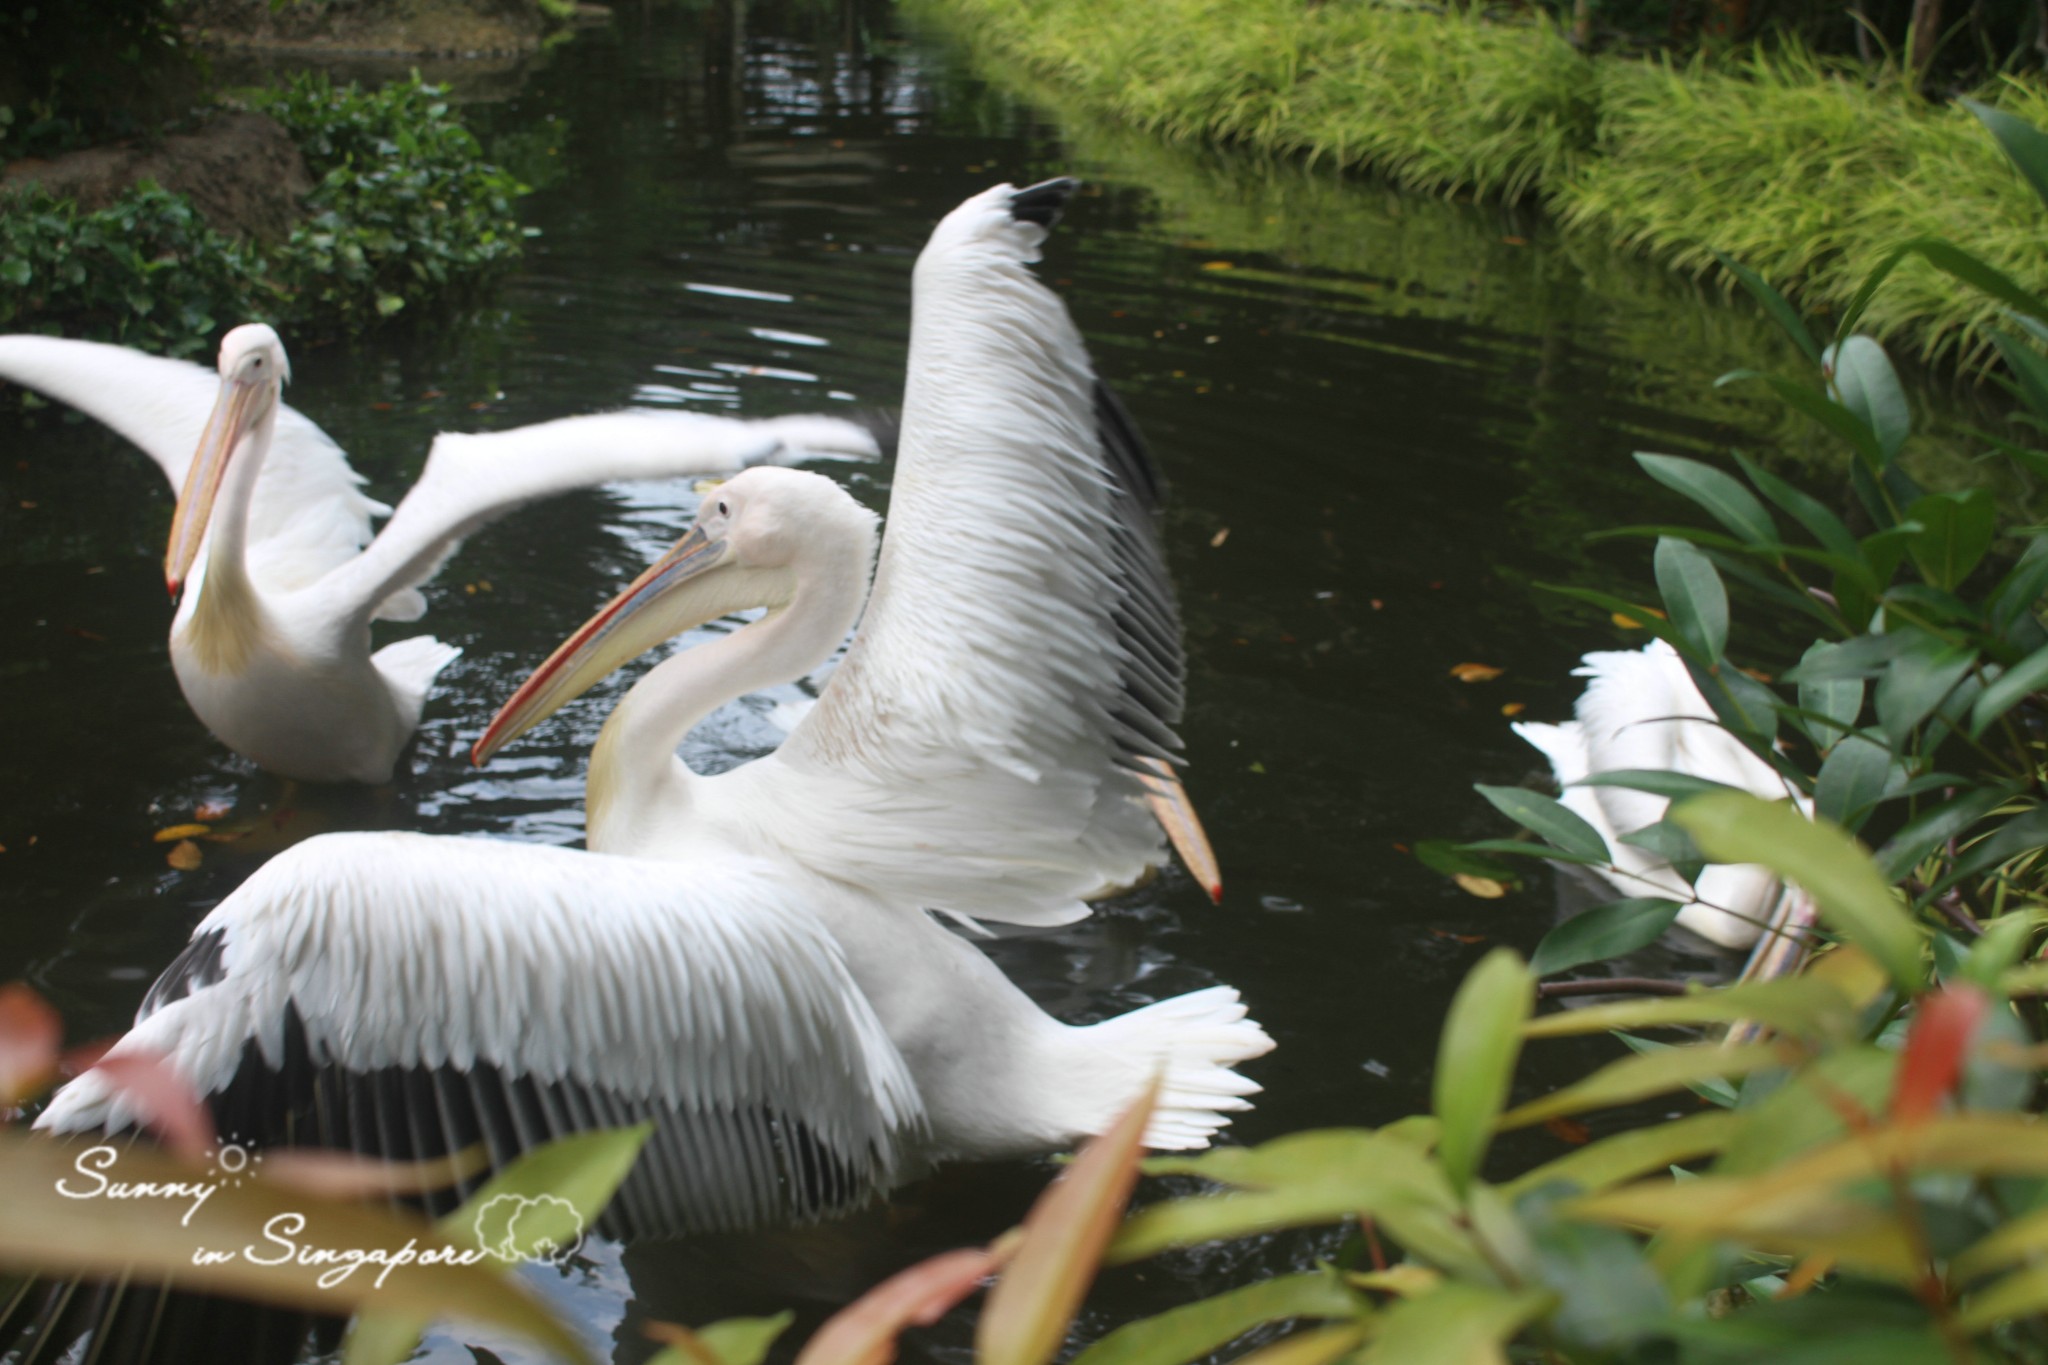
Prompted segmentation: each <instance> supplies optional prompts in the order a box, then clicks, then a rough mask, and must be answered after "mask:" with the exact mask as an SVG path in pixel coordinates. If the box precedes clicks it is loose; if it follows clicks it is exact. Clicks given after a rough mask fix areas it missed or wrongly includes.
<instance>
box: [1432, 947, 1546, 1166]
mask: <svg viewBox="0 0 2048 1365" xmlns="http://www.w3.org/2000/svg"><path fill="white" fill-rule="evenodd" d="M1535 1007H1536V978H1535V977H1534V976H1533V975H1531V974H1530V971H1529V969H1528V967H1527V966H1525V965H1524V964H1523V962H1522V959H1521V958H1519V957H1517V956H1516V955H1515V953H1514V951H1513V950H1512V949H1508V948H1495V949H1494V950H1493V951H1492V952H1490V953H1488V954H1487V955H1486V956H1485V957H1483V958H1481V959H1480V960H1479V965H1478V966H1476V967H1474V968H1473V969H1472V970H1471V972H1470V973H1468V974H1467V975H1466V977H1465V980H1464V982H1463V984H1461V985H1460V986H1459V987H1458V993H1457V994H1456V995H1455V996H1454V997H1452V999H1451V1010H1450V1014H1449V1015H1448V1016H1447V1017H1446V1018H1445V1020H1444V1032H1443V1041H1442V1042H1441V1043H1440V1044H1439V1045H1438V1047H1437V1054H1436V1075H1435V1076H1434V1078H1433V1080H1432V1086H1431V1091H1432V1094H1433V1095H1434V1098H1435V1100H1436V1104H1435V1109H1436V1116H1437V1118H1438V1119H1439V1120H1441V1121H1442V1123H1443V1134H1442V1136H1441V1137H1440V1138H1439V1139H1438V1143H1437V1154H1438V1158H1439V1160H1441V1161H1442V1162H1443V1168H1444V1173H1445V1174H1446V1175H1448V1176H1449V1177H1450V1180H1451V1187H1452V1188H1453V1189H1455V1190H1457V1191H1458V1192H1459V1193H1460V1194H1463V1193H1464V1192H1465V1189H1466V1187H1467V1186H1468V1185H1469V1184H1470V1183H1471V1181H1472V1176H1473V1173H1474V1172H1476V1171H1477V1170H1478V1169H1479V1163H1480V1161H1481V1159H1482V1158H1484V1157H1485V1155H1486V1148H1487V1144H1488V1143H1489V1142H1490V1141H1491V1140H1492V1137H1493V1125H1494V1121H1495V1120H1496V1119H1498V1118H1499V1117H1500V1111H1501V1108H1502V1107H1503V1106H1504V1105H1505V1104H1506V1103H1507V1098H1508V1087H1509V1086H1510V1085H1511V1084H1512V1083H1513V1081H1514V1077H1515V1059H1516V1058H1517V1057H1518V1056H1519V1055H1520V1054H1521V1050H1522V1034H1521V1028H1522V1024H1523V1023H1524V1021H1526V1020H1527V1019H1528V1017H1529V1015H1530V1013H1531V1012H1532V1011H1533V1010H1534V1009H1535Z"/></svg>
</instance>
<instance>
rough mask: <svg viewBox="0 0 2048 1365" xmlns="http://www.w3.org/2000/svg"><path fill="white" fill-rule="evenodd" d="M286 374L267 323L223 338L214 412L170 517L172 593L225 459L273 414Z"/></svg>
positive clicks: (181, 580) (198, 537) (190, 557)
mask: <svg viewBox="0 0 2048 1365" xmlns="http://www.w3.org/2000/svg"><path fill="white" fill-rule="evenodd" d="M289 378H291V364H290V362H289V361H287V360H286V359H285V354H284V343H283V342H282V341H279V340H278V339H277V333H276V332H275V331H273V330H271V329H270V328H269V327H268V326H266V325H265V324H263V323H260V322H251V323H247V324H244V325H243V326H240V327H237V328H235V329H234V330H233V331H232V332H229V333H228V334H227V335H226V336H224V337H222V338H221V343H220V396H219V397H218V398H217V399H215V400H214V404H213V413H212V415H211V416H209V417H208V418H207V419H206V429H205V430H204V431H202V432H201V433H200V436H199V449H198V450H197V451H196V452H195V453H194V454H193V456H192V463H191V465H190V466H189V467H188V468H187V469H186V471H185V486H184V489H183V490H182V491H181V492H180V493H179V494H178V511H177V515H176V516H174V517H172V518H171V544H170V548H169V549H168V550H167V551H166V552H165V553H164V585H165V586H166V587H168V588H169V589H170V591H171V596H173V597H176V596H177V595H178V590H179V589H180V588H182V587H184V585H185V578H186V575H187V574H189V573H190V572H191V571H192V563H193V561H194V560H196V559H197V558H198V557H199V546H200V544H201V543H202V542H203V541H204V540H205V538H206V527H207V523H208V522H209V521H211V520H212V517H213V505H214V501H215V499H216V498H218V497H219V495H220V487H221V480H222V479H223V478H224V477H225V476H226V474H227V471H228V462H229V461H230V460H231V459H232V458H233V457H234V455H235V453H236V451H237V450H238V449H240V447H241V444H242V440H243V438H244V437H245V436H247V435H248V434H249V433H250V432H251V431H252V430H254V429H255V428H256V426H257V424H258V423H260V422H262V421H264V420H265V419H266V418H269V417H272V416H274V415H275V414H276V412H277V404H278V395H279V393H280V392H281V391H282V390H283V388H284V383H285V381H286V380H287V379H289Z"/></svg>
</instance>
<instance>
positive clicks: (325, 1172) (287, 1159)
mask: <svg viewBox="0 0 2048 1365" xmlns="http://www.w3.org/2000/svg"><path fill="white" fill-rule="evenodd" d="M490 1164H491V1158H490V1154H489V1153H488V1152H486V1151H485V1150H484V1148H483V1145H482V1144H481V1143H479V1144H476V1145H474V1146H471V1147H466V1148H464V1149H463V1150H462V1151H460V1152H457V1153H455V1154H454V1155H453V1156H444V1157H435V1158H434V1159H432V1160H430V1161H380V1160H379V1159H377V1158H376V1157H370V1156H361V1155H359V1154H357V1153H355V1152H326V1151H319V1150H316V1149H312V1148H306V1147H287V1148H284V1149H282V1150H279V1151H273V1152H267V1153H265V1154H264V1158H263V1178H264V1179H265V1180H268V1181H270V1182H271V1183H273V1184H276V1185H282V1186H284V1187H285V1188H287V1189H292V1190H299V1191H302V1192H304V1193H306V1194H310V1195H315V1196H318V1197H319V1198H321V1199H369V1198H372V1197H374V1196H384V1197H389V1196H393V1195H412V1194H425V1193H426V1192H428V1191H429V1190H440V1189H446V1188H447V1187H448V1186H450V1185H453V1184H454V1183H456V1182H457V1181H458V1180H466V1179H468V1178H469V1177H470V1176H473V1175H476V1174H478V1173H480V1172H482V1171H485V1170H488V1169H489V1168H490Z"/></svg>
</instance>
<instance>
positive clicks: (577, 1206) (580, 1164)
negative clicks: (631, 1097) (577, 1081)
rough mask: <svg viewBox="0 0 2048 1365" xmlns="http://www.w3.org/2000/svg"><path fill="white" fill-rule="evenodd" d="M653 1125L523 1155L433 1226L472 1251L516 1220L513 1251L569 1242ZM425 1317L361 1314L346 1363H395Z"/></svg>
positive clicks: (414, 1341)
mask: <svg viewBox="0 0 2048 1365" xmlns="http://www.w3.org/2000/svg"><path fill="white" fill-rule="evenodd" d="M653 1132H654V1125H653V1124H652V1123H641V1124H636V1125H635V1126H633V1127H631V1128H614V1129H607V1130H604V1131H601V1132H594V1133H578V1134H576V1135H575V1136H573V1137H566V1138H561V1139H558V1140H557V1141H554V1142H550V1143H546V1144H544V1145H543V1146H539V1147H535V1148H532V1149H531V1150H529V1151H527V1152H524V1153H522V1154H521V1155H520V1156H519V1157H518V1158H517V1159H516V1160H514V1161H513V1162H512V1163H511V1164H510V1165H509V1166H506V1167H505V1168H504V1169H503V1170H501V1171H499V1172H498V1173H497V1174H496V1175H494V1176H492V1177H491V1178H490V1179H489V1180H487V1181H485V1182H484V1185H483V1187H482V1188H481V1189H479V1190H478V1191H477V1192H476V1193H475V1194H473V1195H471V1196H470V1197H469V1198H468V1199H466V1200H464V1201H463V1203H462V1205H461V1207H460V1208H457V1209H456V1210H455V1211H454V1212H453V1213H451V1214H449V1215H447V1216H446V1217H445V1218H442V1219H441V1220H440V1221H439V1222H438V1223H437V1224H436V1225H435V1226H436V1228H437V1229H438V1230H439V1231H440V1233H441V1235H442V1236H444V1237H446V1238H447V1239H448V1240H449V1241H450V1242H453V1243H454V1244H456V1245H458V1246H462V1247H468V1248H471V1249H474V1250H478V1251H487V1250H489V1249H490V1248H491V1247H494V1246H498V1245H501V1244H502V1243H503V1242H504V1241H505V1240H506V1239H507V1238H508V1237H510V1235H511V1228H510V1226H509V1223H510V1218H511V1216H512V1215H513V1214H515V1213H516V1214H517V1215H518V1218H519V1229H518V1232H519V1236H518V1249H520V1250H534V1251H538V1250H540V1249H541V1243H542V1242H547V1243H551V1244H552V1245H553V1246H556V1247H568V1246H572V1245H574V1244H575V1243H576V1242H577V1241H578V1240H580V1239H581V1238H582V1236H583V1233H584V1230H585V1229H586V1228H588V1227H589V1226H590V1225H591V1224H592V1223H595V1222H596V1221H597V1217H598V1215H599V1214H601V1213H603V1212H604V1206H605V1205H606V1204H609V1203H610V1202H611V1198H612V1195H613V1194H614V1193H615V1192H617V1190H618V1188H619V1184H620V1182H621V1181H623V1180H624V1179H625V1178H626V1173H627V1172H628V1171H631V1170H632V1169H633V1162H634V1161H635V1160H637V1159H638V1157H639V1155H640V1149H641V1147H643V1146H645V1145H646V1142H647V1139H648V1137H649V1136H650V1135H651V1134H652V1133H653ZM430 1321H432V1319H431V1318H430V1317H427V1316H422V1315H401V1314H387V1313H364V1314H362V1315H360V1316H358V1317H357V1318H356V1320H355V1321H354V1322H353V1323H351V1324H350V1325H349V1333H348V1340H347V1342H346V1352H345V1356H344V1359H345V1362H346V1365H397V1362H399V1361H401V1360H404V1359H405V1358H406V1357H408V1356H410V1355H411V1354H412V1352H413V1349H414V1348H415V1347H416V1346H417V1345H418V1344H419V1339H420V1333H421V1332H423V1331H425V1330H426V1326H427V1324H428V1323H429V1322H430Z"/></svg>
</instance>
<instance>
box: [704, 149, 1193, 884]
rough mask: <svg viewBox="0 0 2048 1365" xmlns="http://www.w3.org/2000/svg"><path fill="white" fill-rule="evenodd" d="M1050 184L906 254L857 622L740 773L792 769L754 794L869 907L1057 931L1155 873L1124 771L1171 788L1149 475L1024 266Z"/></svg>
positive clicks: (1180, 668)
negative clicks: (875, 519) (1156, 777)
mask: <svg viewBox="0 0 2048 1365" xmlns="http://www.w3.org/2000/svg"><path fill="white" fill-rule="evenodd" d="M1073 188H1074V183H1073V182H1072V181H1056V182H1052V183H1051V184H1049V185H1046V186H1040V187H1037V188H1035V189H1031V190H1024V191H1015V190H1012V189H1011V188H1010V187H1009V186H999V187H997V188H996V189H993V190H990V191H988V192H987V193H984V194H981V195H978V196H976V197H975V198H973V199H970V200H968V201H967V202H966V203H965V204H963V205H961V206H960V208H958V209H956V210H955V211H954V212H953V213H951V214H950V215H948V216H947V218H946V219H945V220H944V221H943V222H942V223H941V224H940V225H939V227H938V229H937V230H936V231H935V232H934V233H933V235H932V239H931V242H930V244H929V245H927V246H926V248H925V250H924V253H923V254H922V255H921V256H920V257H919V260H918V265H917V271H916V277H915V284H914V301H913V308H912V315H911V342H910V372H909V382H908V386H907V388H906V391H905V396H904V406H903V425H902V435H901V444H900V447H899V454H898V463H897V470H896V477H895V481H894V487H893V490H892V492H891V494H890V501H889V519H888V534H887V537H886V538H885V540H884V543H883V547H882V553H881V559H880V562H879V564H878V566H877V570H876V575H875V587H874V593H873V596H872V597H871V599H870V602H869V605H868V609H867V615H866V618H865V621H864V622H863V624H862V626H861V630H860V634H859V636H858V637H857V638H856V639H855V641H854V643H853V646H852V648H851V650H850V651H849V653H848V654H847V656H846V659H845V661H844V662H843V663H841V665H840V666H839V668H838V669H837V671H836V672H835V673H834V674H833V676H832V679H831V681H830V683H829V684H828V685H827V686H826V688H825V690H824V693H823V695H822V696H821V697H820V699H819V702H818V704H817V706H816V707H815V708H814V709H813V710H812V711H811V713H810V714H809V715H808V716H807V717H806V718H805V719H804V721H803V722H802V723H801V724H800V725H798V726H797V728H796V730H795V731H794V732H793V733H792V734H791V736H790V738H789V740H788V741H787V742H786V743H785V744H784V745H783V746H782V748H781V749H780V750H778V751H777V753H776V754H775V755H774V756H773V760H772V763H770V762H763V763H757V764H755V765H752V766H753V767H754V768H760V769H763V770H764V772H765V770H767V769H768V768H770V767H771V766H773V765H783V766H787V767H792V768H795V769H797V770H798V775H797V780H795V781H786V782H785V783H784V785H783V786H781V787H780V788H779V790H781V791H784V792H787V791H789V790H798V791H801V792H803V794H804V798H805V799H804V802H803V804H802V806H801V807H800V808H798V809H795V810H793V811H791V812H790V816H791V819H792V820H793V821H795V822H800V823H799V824H796V825H794V826H793V827H792V830H791V831H790V832H789V835H788V837H787V839H786V842H787V844H788V845H789V847H790V848H791V850H792V852H793V853H794V854H795V856H797V857H799V858H801V857H802V856H804V850H805V849H807V848H810V847H818V848H828V849H831V850H832V851H833V854H834V858H835V860H839V859H841V858H842V857H844V858H846V859H850V860H851V861H852V862H853V864H854V866H855V868H856V869H857V871H858V874H859V876H860V878H861V879H862V880H864V881H865V882H866V883H867V884H869V885H873V886H876V887H877V888H878V889H881V890H882V891H883V892H884V893H885V894H888V893H890V892H891V891H894V892H895V893H896V894H899V895H901V896H902V897H904V898H906V899H909V900H912V901H913V902H915V903H918V904H923V905H927V906H932V907H935V908H941V909H948V910H953V911H956V912H963V913H972V914H973V915H975V916H977V917H981V918H987V919H998V920H1010V921H1014V922H1018V923H1027V924H1046V923H1063V922H1066V921H1068V920H1071V919H1075V918H1078V917H1079V916H1081V915H1083V914H1086V913H1087V911H1086V907H1085V906H1083V905H1081V904H1080V898H1081V897H1084V896H1087V895H1090V894H1092V893H1096V892H1099V891H1101V890H1103V889H1105V888H1106V887H1110V886H1117V885H1123V884H1127V883H1129V882H1131V881H1133V880H1135V879H1136V878H1137V877H1138V876H1139V875H1141V874H1142V873H1143V871H1144V870H1145V868H1146V867H1147V866H1148V865H1149V864H1151V863H1154V862H1156V861H1158V857H1159V846H1160V840H1159V834H1158V831H1157V829H1156V828H1154V826H1153V824H1152V821H1151V818H1150V816H1149V815H1148V813H1147V811H1146V809H1145V806H1144V804H1143V803H1144V800H1145V796H1146V788H1145V786H1144V785H1143V783H1142V782H1141V779H1140V777H1139V771H1140V770H1144V771H1147V772H1150V773H1154V774H1165V775H1166V777H1167V779H1168V780H1171V771H1170V769H1168V768H1166V767H1165V766H1164V765H1165V763H1166V761H1168V760H1170V759H1172V757H1173V755H1174V754H1175V753H1176V752H1177V751H1178V749H1179V747H1180V742H1179V740H1178V739H1177V738H1176V736H1175V734H1174V729H1173V727H1174V725H1175V724H1176V723H1177V722H1178V721H1179V719H1180V714H1181V697H1182V676H1183V672H1184V660H1183V656H1182V652H1181V642H1180V622H1179V617H1178V612H1177V610H1176V608H1175V604H1174V597H1173V589H1172V585H1171V583H1170V581H1169V580H1168V577H1167V574H1166V567H1165V563H1164V558H1163V556H1162V554H1161V551H1160V546H1159V540H1158V534H1157V529H1156V526H1155V515H1156V511H1157V508H1158V501H1159V485H1158V479H1157V476H1156V474H1155V473H1154V471H1153V468H1152V465H1151V463H1150V460H1149V459H1148V457H1147V455H1146V452H1145V448H1144V445H1143V443H1142V442H1141V441H1140V439H1139V437H1138V434H1137V432H1136V430H1135V429H1134V428H1133V426H1132V425H1131V422H1130V419H1129V418H1128V416H1127V415H1126V414H1125V412H1124V410H1123V407H1122V405H1121V404H1119V403H1118V402H1117V401H1116V399H1115V398H1114V397H1113V396H1112V395H1111V394H1110V392H1109V391H1108V390H1107V389H1106V388H1104V387H1103V385H1102V384H1101V382H1100V381H1099V380H1098V379H1097V378H1096V376H1095V371H1094V368H1093V366H1092V364H1091V363H1090V361H1089V357H1088V352H1087V349H1086V347H1085V346H1084V345H1083V344H1082V341H1081V336H1080V333H1079V332H1078V331H1077V330H1076V328H1075V327H1074V324H1073V320H1072V319H1071V318H1070V317H1069V316H1068V315H1067V311H1066V308H1065V307H1064V306H1063V305H1062V304H1061V302H1060V300H1059V299H1058V298H1057V297H1056V296H1055V295H1054V294H1053V293H1052V291H1051V290H1049V289H1047V288H1046V287H1045V286H1044V285H1042V284H1041V283H1039V281H1038V280H1037V278H1036V277H1035V276H1034V275H1033V274H1032V273H1031V271H1030V270H1029V269H1028V266H1029V265H1030V264H1031V263H1032V262H1034V261H1036V260H1037V259H1038V247H1039V244H1040V242H1041V241H1042V240H1043V239H1044V236H1045V233H1046V229H1047V228H1048V227H1049V226H1050V225H1051V223H1052V221H1053V219H1054V217H1055V216H1056V215H1057V212H1058V209H1059V206H1060V205H1061V204H1062V203H1064V201H1065V199H1066V196H1067V195H1068V194H1069V193H1070V192H1071V191H1072V190H1073ZM740 771H741V772H745V771H747V770H745V769H742V770H740ZM1177 785H1178V784H1177V782H1175V783H1174V787H1175V789H1176V790H1177ZM842 875H843V873H842Z"/></svg>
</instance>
